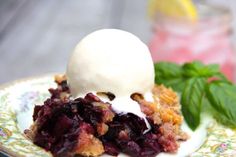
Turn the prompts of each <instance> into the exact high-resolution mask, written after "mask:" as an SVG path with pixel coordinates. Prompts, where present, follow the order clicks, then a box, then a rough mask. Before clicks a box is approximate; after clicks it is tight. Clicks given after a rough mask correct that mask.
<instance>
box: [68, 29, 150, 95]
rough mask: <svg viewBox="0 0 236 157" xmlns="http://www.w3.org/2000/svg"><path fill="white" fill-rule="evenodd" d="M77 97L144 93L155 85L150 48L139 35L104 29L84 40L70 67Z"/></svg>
mask: <svg viewBox="0 0 236 157" xmlns="http://www.w3.org/2000/svg"><path fill="white" fill-rule="evenodd" d="M66 75H67V79H68V83H69V86H70V89H71V93H72V95H73V96H74V97H78V96H80V95H84V94H86V93H89V92H92V91H95V92H111V93H113V94H115V96H130V95H131V94H132V93H135V92H138V93H141V94H144V93H146V92H148V91H150V90H151V89H152V87H153V85H154V66H153V61H152V58H151V55H150V52H149V49H148V48H147V46H146V45H145V44H144V43H143V42H142V41H141V40H140V39H139V38H138V37H136V36H135V35H133V34H131V33H129V32H126V31H122V30H118V29H103V30H98V31H95V32H93V33H91V34H89V35H87V36H86V37H84V38H83V39H82V40H81V41H80V42H79V43H78V45H77V46H76V48H75V50H74V52H73V54H72V56H71V58H70V60H69V63H68V66H67V72H66Z"/></svg>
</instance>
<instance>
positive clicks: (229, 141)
mask: <svg viewBox="0 0 236 157" xmlns="http://www.w3.org/2000/svg"><path fill="white" fill-rule="evenodd" d="M50 87H56V84H55V83H54V77H53V75H47V76H41V77H36V78H29V79H24V80H20V81H15V82H13V83H10V84H8V85H4V86H2V87H0V150H1V151H3V152H5V153H7V154H9V155H11V156H17V157H19V156H27V157H52V155H51V154H50V153H49V152H46V151H44V150H43V149H42V148H40V147H38V146H36V145H34V144H33V143H32V142H31V141H29V140H28V139H27V138H26V137H25V136H24V134H23V131H24V129H26V128H28V127H29V126H30V124H32V110H33V107H34V105H35V104H42V103H43V101H44V100H45V99H46V98H47V97H49V92H48V88H50ZM186 149H188V148H186ZM235 155H236V130H231V129H229V128H226V127H224V126H222V125H220V124H218V123H217V122H215V121H213V122H211V123H210V124H209V126H208V128H207V138H206V139H205V142H204V143H203V145H202V146H201V147H200V148H199V149H198V150H196V151H195V152H194V153H192V154H190V155H189V156H191V157H201V156H204V157H212V156H235Z"/></svg>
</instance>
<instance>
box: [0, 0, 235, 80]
mask: <svg viewBox="0 0 236 157" xmlns="http://www.w3.org/2000/svg"><path fill="white" fill-rule="evenodd" d="M209 1H215V2H219V3H223V1H221V2H220V0H209ZM227 5H229V6H231V7H232V8H233V7H235V6H236V1H234V0H228V1H227ZM146 8H147V1H146V0H139V1H137V0H99V1H98V0H86V1H85V0H0V84H2V83H5V82H9V81H12V80H16V79H19V78H23V77H30V76H35V75H36V76H37V75H41V74H46V73H53V72H64V71H65V68H66V64H67V60H68V58H69V56H70V54H71V52H72V51H73V48H74V46H75V45H76V43H77V42H78V41H79V40H80V39H81V38H82V37H83V36H85V35H86V34H88V33H90V32H92V31H94V30H97V29H101V28H119V29H124V30H127V31H130V32H132V33H134V34H136V35H137V36H139V37H140V38H141V39H142V40H143V41H144V42H146V43H148V41H149V39H150V37H151V24H150V23H151V22H150V20H149V19H148V18H147V14H146ZM233 11H234V12H235V11H236V10H235V9H234V10H233Z"/></svg>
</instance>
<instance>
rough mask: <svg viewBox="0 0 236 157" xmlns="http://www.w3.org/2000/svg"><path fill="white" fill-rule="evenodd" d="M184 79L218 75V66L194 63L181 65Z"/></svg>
mask: <svg viewBox="0 0 236 157" xmlns="http://www.w3.org/2000/svg"><path fill="white" fill-rule="evenodd" d="M183 70H184V76H185V77H212V76H214V75H215V74H217V73H219V71H220V70H219V65H217V64H209V65H204V64H202V63H201V62H198V61H194V62H192V63H186V64H184V65H183Z"/></svg>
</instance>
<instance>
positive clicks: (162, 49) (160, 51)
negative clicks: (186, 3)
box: [149, 5, 236, 80]
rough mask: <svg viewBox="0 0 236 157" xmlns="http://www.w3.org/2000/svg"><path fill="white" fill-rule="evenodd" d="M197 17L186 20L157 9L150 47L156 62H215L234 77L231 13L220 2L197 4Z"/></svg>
mask: <svg viewBox="0 0 236 157" xmlns="http://www.w3.org/2000/svg"><path fill="white" fill-rule="evenodd" d="M197 10H198V19H197V20H196V21H188V20H186V19H176V18H171V17H165V16H163V15H160V14H158V13H157V15H156V17H155V19H154V23H153V37H152V39H151V41H150V43H149V48H150V51H151V54H152V57H153V60H154V61H155V62H157V61H171V62H176V63H180V64H181V63H185V62H189V61H193V60H200V61H202V62H203V63H206V64H208V63H217V64H219V65H220V67H221V70H222V72H223V73H224V74H225V75H226V76H227V77H228V78H229V79H231V80H235V65H236V64H235V58H236V57H235V54H234V49H233V42H232V26H231V22H232V15H231V12H230V11H229V10H228V9H227V8H224V7H221V6H210V5H198V6H197Z"/></svg>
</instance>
